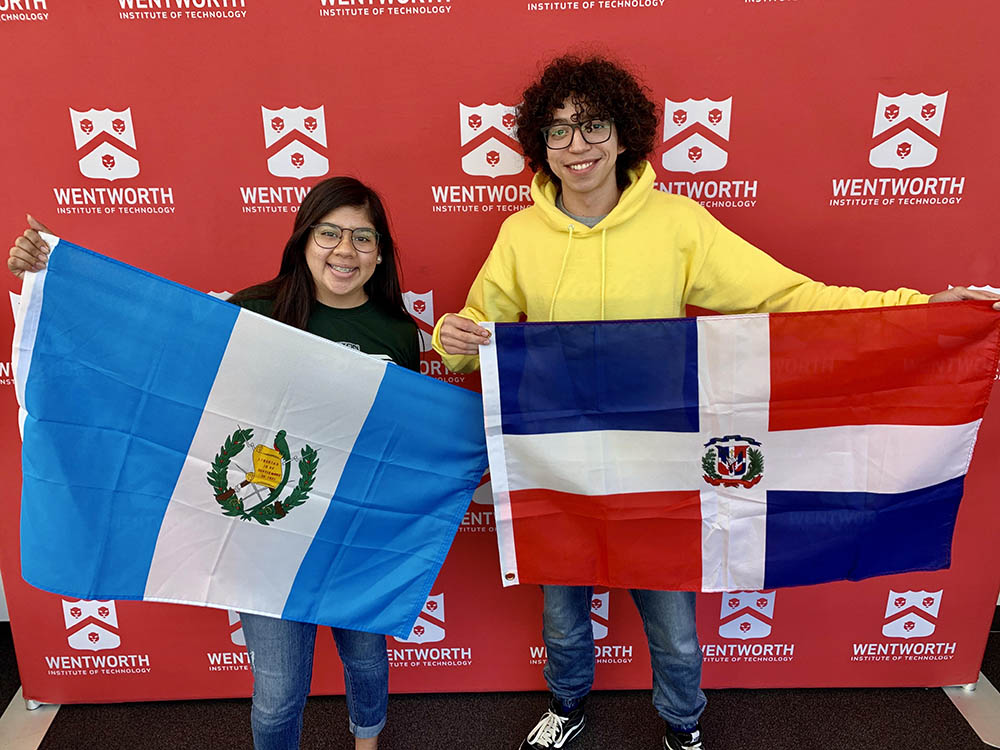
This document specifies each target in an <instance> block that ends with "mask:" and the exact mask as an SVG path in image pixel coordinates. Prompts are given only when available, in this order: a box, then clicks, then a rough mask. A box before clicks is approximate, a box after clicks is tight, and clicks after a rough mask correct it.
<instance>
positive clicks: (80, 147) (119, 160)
mask: <svg viewBox="0 0 1000 750" xmlns="http://www.w3.org/2000/svg"><path fill="white" fill-rule="evenodd" d="M69 118H70V122H71V124H72V126H73V142H74V143H75V144H76V150H77V156H78V157H79V164H80V174H82V175H83V176H84V177H90V178H91V179H94V180H111V181H114V180H123V179H128V178H131V177H135V176H136V175H138V174H139V160H138V159H137V158H136V150H135V130H134V128H133V125H132V109H131V107H127V108H125V109H123V110H120V111H119V110H113V109H88V110H86V111H85V112H78V111H76V110H75V109H73V108H72V107H70V110H69Z"/></svg>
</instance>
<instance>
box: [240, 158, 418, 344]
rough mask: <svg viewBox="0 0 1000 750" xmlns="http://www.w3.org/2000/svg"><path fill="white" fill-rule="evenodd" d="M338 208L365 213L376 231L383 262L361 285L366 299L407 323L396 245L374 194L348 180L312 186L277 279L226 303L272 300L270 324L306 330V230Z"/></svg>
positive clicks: (309, 290) (310, 285)
mask: <svg viewBox="0 0 1000 750" xmlns="http://www.w3.org/2000/svg"><path fill="white" fill-rule="evenodd" d="M342 206H351V207H352V208H360V209H363V210H365V211H367V212H368V215H369V216H370V217H371V220H372V224H374V226H375V231H376V232H378V236H379V241H378V252H379V254H380V255H381V256H382V262H381V263H379V264H377V265H376V266H375V273H373V274H372V277H371V278H370V279H368V281H367V282H365V286H364V290H365V294H367V295H368V298H369V299H370V300H371V301H372V302H373V303H374V304H375V305H377V306H378V307H379V308H381V309H382V310H384V311H385V312H386V313H388V314H390V315H392V316H394V317H398V318H402V319H405V320H411V318H410V316H409V314H408V313H407V312H406V308H405V307H404V306H403V292H402V285H401V284H400V280H399V262H398V259H397V258H396V243H395V242H393V239H392V232H391V231H390V230H389V217H388V216H387V214H386V211H385V206H383V205H382V199H381V198H379V195H378V193H376V192H375V191H374V190H372V189H371V188H370V187H368V186H367V185H365V184H364V183H362V182H361V181H360V180H356V179H354V178H353V177H331V178H329V179H327V180H323V181H322V182H320V183H318V184H317V185H315V186H314V187H313V189H312V190H310V191H309V193H308V194H307V195H306V197H305V198H304V199H303V201H302V205H301V206H299V212H298V213H297V214H296V215H295V226H294V227H293V228H292V236H291V237H289V238H288V242H286V243H285V251H284V252H283V253H282V255H281V266H280V268H279V269H278V275H277V276H275V277H274V278H273V279H271V280H270V281H265V282H264V283H262V284H255V285H254V286H251V287H248V288H246V289H243V290H241V291H239V292H236V294H234V295H233V296H232V297H230V298H229V301H230V302H243V301H245V300H252V299H271V300H274V308H273V310H272V312H271V315H272V317H273V318H274V319H275V320H280V321H281V322H282V323H287V324H288V325H291V326H295V327H296V328H302V329H305V327H306V325H307V324H308V322H309V315H310V314H311V313H312V310H313V307H314V305H315V304H316V282H315V281H314V280H313V277H312V273H311V272H310V271H309V266H308V265H307V264H306V243H308V242H309V233H310V232H311V231H312V230H311V229H310V228H311V227H312V226H313V225H314V224H316V223H317V222H319V221H320V220H321V219H322V218H323V217H324V216H326V215H327V214H328V213H330V212H331V211H334V210H336V209H338V208H341V207H342Z"/></svg>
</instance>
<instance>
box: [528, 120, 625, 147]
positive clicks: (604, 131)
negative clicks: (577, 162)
mask: <svg viewBox="0 0 1000 750" xmlns="http://www.w3.org/2000/svg"><path fill="white" fill-rule="evenodd" d="M613 124H614V123H613V122H612V121H611V120H587V121H586V122H581V123H579V124H578V123H575V122H559V123H556V124H555V125H549V126H547V127H544V128H542V137H543V138H544V139H545V145H546V146H548V147H549V148H553V149H560V148H569V145H570V144H571V143H572V142H573V131H574V130H579V131H580V135H582V136H583V140H585V141H586V142H587V143H590V144H596V143H605V142H607V141H608V140H609V139H610V138H611V128H612V126H613Z"/></svg>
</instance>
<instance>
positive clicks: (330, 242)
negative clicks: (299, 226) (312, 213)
mask: <svg viewBox="0 0 1000 750" xmlns="http://www.w3.org/2000/svg"><path fill="white" fill-rule="evenodd" d="M310 229H312V238H313V242H315V243H316V244H317V245H319V246H320V247H322V248H324V249H326V250H333V249H334V248H335V247H338V246H339V245H340V243H341V241H342V240H343V239H344V232H350V233H351V244H352V245H354V249H355V250H357V251H358V252H359V253H370V252H373V251H375V250H376V249H378V232H376V231H375V230H374V229H372V228H370V227H358V228H357V229H351V228H349V227H338V226H337V225H336V224H326V223H323V224H313V225H312V226H311V227H310Z"/></svg>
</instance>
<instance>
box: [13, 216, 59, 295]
mask: <svg viewBox="0 0 1000 750" xmlns="http://www.w3.org/2000/svg"><path fill="white" fill-rule="evenodd" d="M27 218H28V228H27V229H25V230H24V232H23V233H22V234H21V236H20V237H18V238H17V239H16V240H14V244H13V245H11V248H10V254H9V255H8V256H7V268H8V270H10V272H11V273H12V274H14V275H15V276H17V278H19V279H21V278H24V272H25V271H41V270H42V269H43V268H45V263H46V261H48V257H49V249H50V248H49V246H48V245H46V244H45V241H44V240H43V239H42V237H41V235H40V234H38V233H39V232H48V231H49V229H48V227H46V226H45V225H44V224H42V223H41V222H40V221H36V220H35V218H34V217H33V216H32V215H31V214H27Z"/></svg>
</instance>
